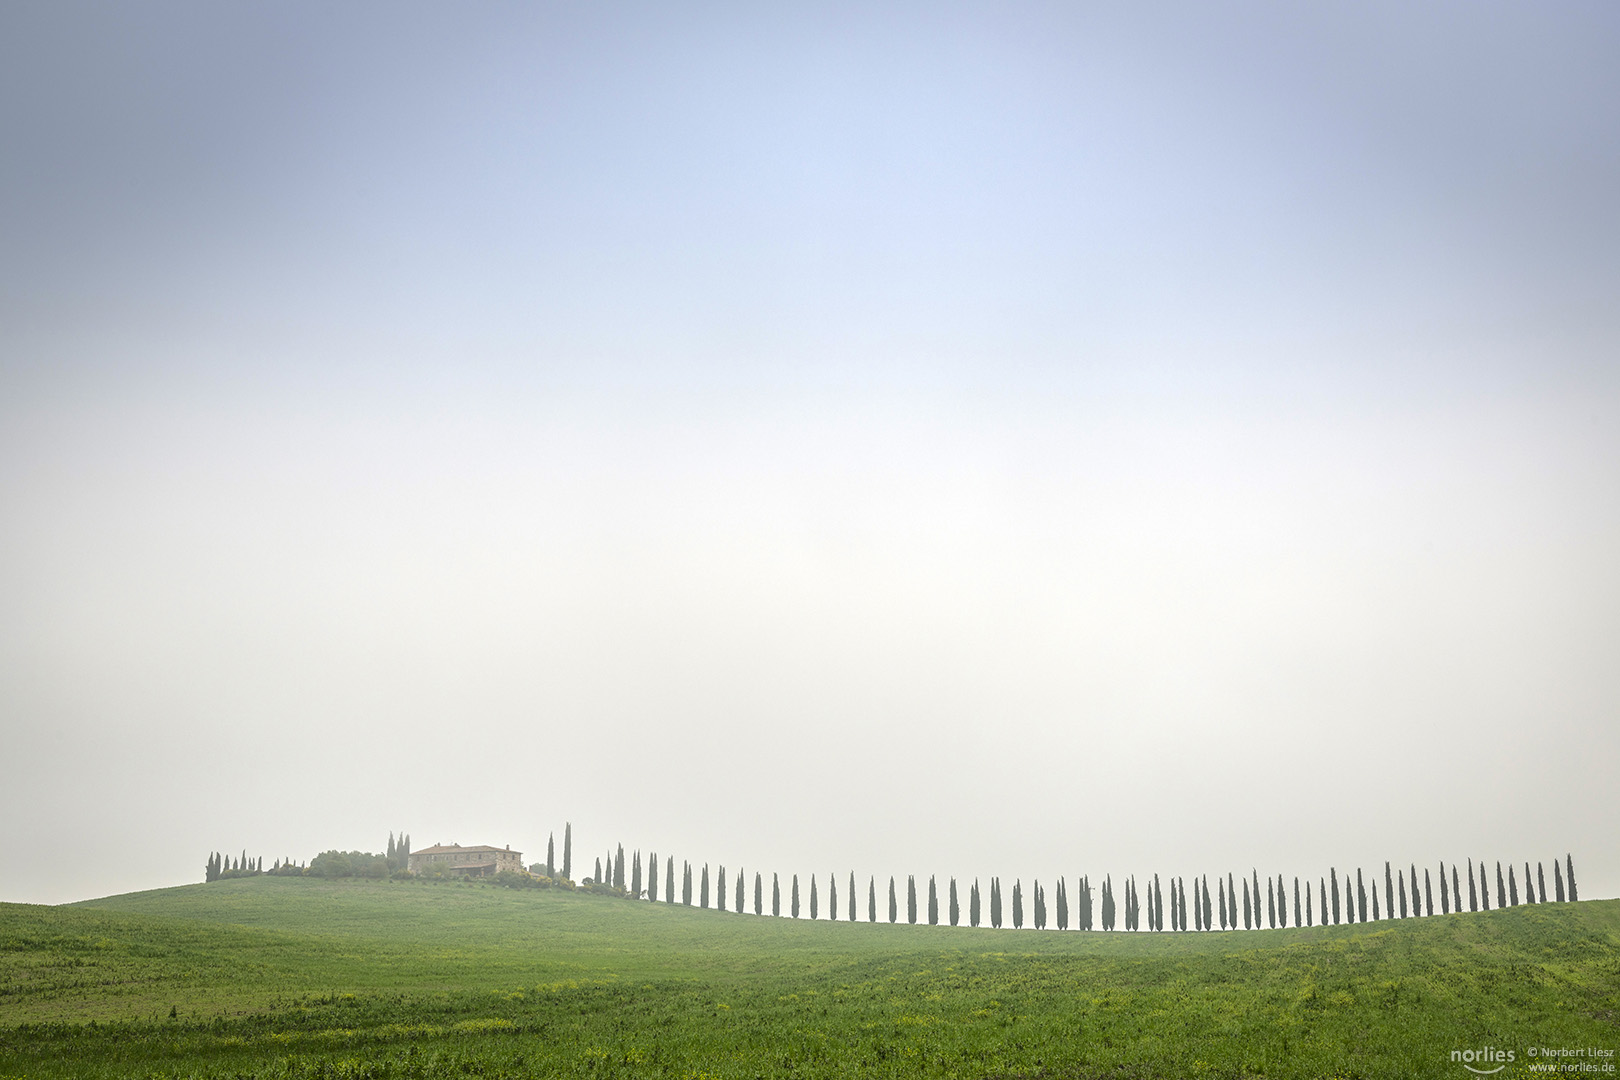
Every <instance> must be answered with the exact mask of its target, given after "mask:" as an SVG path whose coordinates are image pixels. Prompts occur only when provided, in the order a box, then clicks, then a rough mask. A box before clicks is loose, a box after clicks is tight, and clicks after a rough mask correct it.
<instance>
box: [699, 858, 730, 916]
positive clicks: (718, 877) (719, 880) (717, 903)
mask: <svg viewBox="0 0 1620 1080" xmlns="http://www.w3.org/2000/svg"><path fill="white" fill-rule="evenodd" d="M704 869H708V868H707V867H705V868H704ZM714 908H715V910H716V911H724V910H726V868H725V866H723V865H722V866H721V867H720V868H719V869H717V870H716V871H715V872H714Z"/></svg>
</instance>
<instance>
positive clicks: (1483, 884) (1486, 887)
mask: <svg viewBox="0 0 1620 1080" xmlns="http://www.w3.org/2000/svg"><path fill="white" fill-rule="evenodd" d="M1479 907H1480V910H1481V911H1489V910H1491V879H1490V878H1488V877H1486V876H1485V862H1484V860H1481V861H1480V864H1479Z"/></svg>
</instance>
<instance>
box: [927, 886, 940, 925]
mask: <svg viewBox="0 0 1620 1080" xmlns="http://www.w3.org/2000/svg"><path fill="white" fill-rule="evenodd" d="M928 925H929V926H938V925H939V890H938V889H936V888H935V887H934V875H933V874H929V875H928Z"/></svg>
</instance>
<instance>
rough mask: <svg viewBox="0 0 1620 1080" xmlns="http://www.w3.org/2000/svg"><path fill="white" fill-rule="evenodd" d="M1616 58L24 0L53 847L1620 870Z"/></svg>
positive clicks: (1549, 20) (181, 867)
mask: <svg viewBox="0 0 1620 1080" xmlns="http://www.w3.org/2000/svg"><path fill="white" fill-rule="evenodd" d="M1616 55H1620V9H1617V8H1616V7H1615V6H1614V5H1613V4H1611V3H1607V2H1595V3H1591V4H1557V3H1554V4H1534V5H1532V4H1513V5H1508V4H1490V3H1467V4H1427V5H1422V4H1413V3H1410V2H1406V0H1403V2H1400V3H1390V4H1385V5H1379V4H1368V3H1360V2H1358V3H1353V4H1350V3H1346V4H1342V5H1331V4H1311V5H1296V4H1224V5H1218V4H1205V3H1189V4H1160V5H1156V4H1126V5H1089V4H1068V3H1065V4H1049V5H1046V4H1016V3H1013V4H1008V3H997V4H985V5H978V6H975V5H969V4H918V5H915V6H909V5H880V6H879V10H877V11H874V10H872V9H871V6H870V5H864V4H852V5H848V6H817V7H792V6H786V5H771V4H767V5H757V4H738V5H734V6H727V5H718V4H711V5H691V4H688V5H667V4H658V5H645V6H642V5H610V4H577V5H576V4H567V5H556V6H550V7H546V6H539V5H527V4H525V5H500V4H479V5H443V4H429V5H420V6H416V7H411V6H408V5H400V4H386V5H381V4H379V5H363V4H353V5H340V6H338V7H337V8H335V9H334V8H333V7H332V6H330V5H326V4H305V3H275V4H251V5H250V4H243V5H221V4H196V5H190V6H173V5H164V4H157V3H154V4H141V5H127V4H107V5H98V6H88V5H76V4H71V3H37V4H35V3H12V4H7V5H5V6H4V7H3V8H0V146H3V149H0V598H3V599H0V899H5V900H27V901H39V902H57V901H64V900H71V899H80V898H85V897H90V896H96V895H103V894H107V893H113V892H121V891H126V890H131V889H138V888H147V887H155V886H160V885H166V884H172V883H176V882H180V881H187V880H199V879H200V878H201V875H202V865H203V861H204V858H205V857H206V855H207V854H208V852H210V851H212V850H215V849H219V850H226V851H232V852H234V851H238V850H240V849H242V848H244V847H246V848H247V849H248V850H249V851H250V852H252V853H255V854H262V855H264V856H265V858H266V862H267V863H268V862H269V861H270V860H272V859H274V858H276V857H279V856H284V855H286V856H291V857H293V858H296V859H307V858H310V857H311V856H313V855H314V854H316V853H317V852H319V851H321V850H324V849H326V848H330V847H338V848H344V849H348V848H363V849H367V850H380V849H381V848H382V847H383V845H384V844H385V842H386V839H387V835H388V832H389V830H390V829H405V830H408V831H410V833H411V834H412V836H413V838H414V839H415V841H416V843H417V844H418V846H422V845H426V844H431V843H434V842H436V841H444V842H451V841H459V842H461V843H468V844H476V843H493V844H511V845H512V846H513V847H517V848H521V849H523V850H524V851H525V852H527V853H531V854H530V858H531V859H532V858H536V857H538V856H539V855H541V854H542V853H543V849H544V846H545V839H546V834H547V832H548V831H550V830H552V829H555V830H557V832H558V835H559V838H560V834H561V829H562V825H563V822H564V821H569V820H571V821H572V822H573V823H574V833H575V838H576V841H577V848H578V850H577V851H576V858H578V859H580V860H581V861H582V863H583V865H585V866H586V867H587V872H588V866H589V863H588V860H589V858H590V857H591V856H592V855H594V854H595V853H596V852H598V851H601V850H603V849H605V848H606V847H607V846H608V845H609V844H610V843H617V842H623V843H625V844H626V845H627V846H629V847H637V848H641V849H643V850H645V849H648V848H653V849H656V850H657V851H659V852H660V853H664V854H673V855H674V856H676V857H677V858H678V859H691V860H693V861H696V862H698V863H702V862H724V863H725V864H726V865H727V866H728V867H730V868H731V869H732V870H733V871H735V869H736V868H737V867H738V866H739V865H741V866H743V867H745V868H747V869H748V870H749V871H752V870H754V869H762V870H764V871H766V872H767V875H768V874H769V872H770V871H772V870H776V871H780V872H782V873H783V874H784V875H786V874H788V873H791V872H799V873H801V874H807V873H811V872H815V873H818V874H823V875H825V874H827V873H829V872H838V873H839V874H840V875H844V874H847V873H848V872H849V871H850V870H852V869H853V870H854V871H856V872H857V873H858V874H860V875H861V877H862V879H863V882H864V879H865V877H866V876H867V875H868V874H872V873H876V874H879V875H882V876H886V875H888V874H891V873H892V874H899V875H904V874H907V873H912V874H917V875H920V876H926V875H928V874H931V873H937V874H940V875H949V874H956V875H959V876H969V877H971V876H973V875H980V876H988V875H990V874H1000V875H1005V876H1006V877H1009V878H1010V877H1014V876H1019V877H1022V878H1023V879H1024V880H1025V881H1028V880H1029V879H1030V878H1031V877H1036V876H1038V877H1041V878H1043V879H1045V880H1046V881H1047V882H1048V883H1050V880H1051V878H1052V877H1053V876H1054V875H1056V874H1059V873H1061V874H1065V875H1069V876H1071V877H1072V876H1073V875H1076V874H1079V873H1090V874H1092V875H1093V876H1094V877H1100V876H1101V875H1102V874H1104V873H1112V874H1114V875H1115V877H1116V879H1117V878H1118V877H1119V875H1121V874H1125V873H1131V872H1135V873H1138V874H1141V873H1152V872H1155V871H1157V872H1159V873H1166V874H1167V873H1178V874H1186V875H1190V874H1194V873H1209V874H1214V873H1216V872H1224V871H1228V870H1231V871H1242V870H1245V869H1248V868H1250V867H1258V868H1259V870H1260V872H1261V873H1273V874H1276V873H1283V874H1286V875H1289V876H1292V875H1294V874H1300V875H1310V876H1311V877H1312V878H1314V877H1315V876H1317V875H1319V874H1325V873H1326V872H1327V870H1328V868H1329V866H1332V865H1337V866H1340V867H1344V866H1348V865H1354V864H1356V863H1360V864H1361V865H1364V866H1367V867H1369V868H1371V867H1372V866H1374V865H1379V866H1381V865H1382V862H1383V861H1384V860H1385V859H1391V860H1394V861H1395V862H1397V863H1398V864H1400V865H1405V864H1407V863H1409V862H1417V863H1418V864H1420V865H1422V866H1432V865H1433V864H1434V863H1435V862H1436V861H1437V860H1446V861H1447V862H1450V861H1451V860H1453V859H1455V860H1459V861H1460V860H1462V859H1465V858H1469V857H1472V858H1474V859H1476V860H1478V859H1481V858H1484V859H1487V860H1489V861H1492V862H1494V861H1495V860H1497V859H1502V860H1509V859H1511V860H1513V861H1515V862H1516V863H1522V862H1524V861H1525V860H1527V859H1528V860H1531V861H1536V860H1551V859H1552V858H1553V857H1555V856H1559V855H1562V854H1563V853H1564V852H1566V851H1573V852H1574V854H1575V858H1576V861H1577V869H1578V871H1579V872H1580V875H1581V880H1582V885H1583V895H1585V896H1600V895H1601V896H1614V895H1617V894H1620V849H1617V846H1616V844H1615V836H1616V835H1617V834H1620V809H1617V807H1620V799H1617V798H1616V791H1617V787H1620V558H1617V552H1620V304H1617V298H1620V199H1617V198H1616V192H1620V65H1616V64H1615V63H1614V57H1615V56H1616ZM880 880H881V878H880ZM863 889H864V884H863Z"/></svg>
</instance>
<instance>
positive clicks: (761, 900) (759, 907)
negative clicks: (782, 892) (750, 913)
mask: <svg viewBox="0 0 1620 1080" xmlns="http://www.w3.org/2000/svg"><path fill="white" fill-rule="evenodd" d="M754 914H755V915H763V914H765V879H764V877H763V876H761V875H760V872H759V871H758V870H755V871H754Z"/></svg>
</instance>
